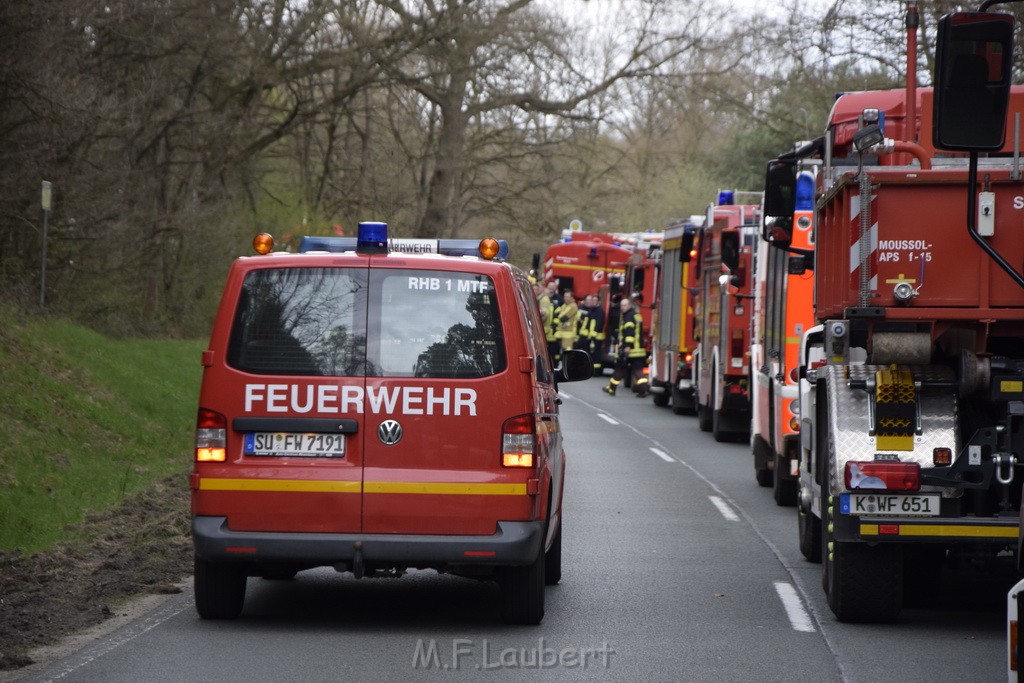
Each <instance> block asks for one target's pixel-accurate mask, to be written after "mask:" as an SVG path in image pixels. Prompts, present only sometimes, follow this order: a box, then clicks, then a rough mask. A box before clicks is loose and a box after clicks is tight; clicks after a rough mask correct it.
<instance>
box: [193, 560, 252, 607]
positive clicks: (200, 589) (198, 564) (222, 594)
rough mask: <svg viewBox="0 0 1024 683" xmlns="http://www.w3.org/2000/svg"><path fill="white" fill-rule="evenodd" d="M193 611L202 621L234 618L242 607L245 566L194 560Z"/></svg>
mask: <svg viewBox="0 0 1024 683" xmlns="http://www.w3.org/2000/svg"><path fill="white" fill-rule="evenodd" d="M194 571H195V603H196V612H198V613H199V616H200V617H202V618H203V619H235V618H237V617H238V615H239V614H241V613H242V606H243V605H244V604H245V583H246V578H247V577H246V572H245V567H244V566H243V565H241V564H237V563H234V562H209V561H207V560H201V559H199V558H198V557H197V558H195V561H194Z"/></svg>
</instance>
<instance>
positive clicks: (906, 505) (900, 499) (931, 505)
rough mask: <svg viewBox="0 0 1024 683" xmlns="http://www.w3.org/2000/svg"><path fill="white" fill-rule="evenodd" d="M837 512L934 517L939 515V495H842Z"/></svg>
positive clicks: (845, 513)
mask: <svg viewBox="0 0 1024 683" xmlns="http://www.w3.org/2000/svg"><path fill="white" fill-rule="evenodd" d="M839 511H840V512H842V513H843V514H844V515H882V516H890V515H891V516H894V517H935V516H937V515H938V514H939V495H938V494H915V495H909V494H896V493H844V494H842V495H841V496H839Z"/></svg>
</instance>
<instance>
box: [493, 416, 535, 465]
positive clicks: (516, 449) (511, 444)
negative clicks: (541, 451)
mask: <svg viewBox="0 0 1024 683" xmlns="http://www.w3.org/2000/svg"><path fill="white" fill-rule="evenodd" d="M536 424H537V423H536V419H535V418H534V416H533V415H519V416H517V417H510V418H509V419H507V420H505V424H503V425H502V427H501V466H502V467H533V466H534V465H535V464H536V461H537V457H536V455H537V454H536V444H537V427H536Z"/></svg>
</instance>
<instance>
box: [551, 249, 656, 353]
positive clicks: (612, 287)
mask: <svg viewBox="0 0 1024 683" xmlns="http://www.w3.org/2000/svg"><path fill="white" fill-rule="evenodd" d="M660 248H661V234H660V233H655V232H644V233H601V232H584V231H574V230H565V231H563V233H562V241H561V242H558V243H556V244H553V245H551V246H550V247H548V249H547V251H546V252H545V254H544V261H543V268H542V269H541V272H540V276H541V278H542V279H543V280H544V281H545V282H550V281H555V282H557V283H558V290H559V291H560V292H564V291H565V290H567V289H570V290H572V292H573V294H574V295H575V297H576V299H577V301H582V300H583V297H585V296H587V295H589V294H594V295H596V296H597V298H598V303H599V304H600V306H601V308H602V310H603V311H604V319H605V326H604V338H603V339H602V340H601V345H600V349H601V350H600V353H599V355H600V360H601V362H602V363H603V365H604V366H605V367H607V368H611V367H613V366H614V365H615V353H614V349H613V348H611V344H612V337H613V335H614V332H615V329H616V327H617V326H618V316H619V308H618V305H617V304H618V300H619V298H621V296H623V295H624V294H625V295H629V296H635V297H637V298H638V299H640V313H641V316H642V318H643V321H644V331H645V335H647V336H648V338H649V335H650V330H651V323H652V311H653V306H652V305H651V304H650V303H649V302H652V301H654V300H655V291H656V285H657V280H656V278H655V277H654V274H653V273H654V264H655V259H656V257H657V253H658V252H659V251H660ZM648 348H650V347H649V346H648ZM595 361H596V359H595Z"/></svg>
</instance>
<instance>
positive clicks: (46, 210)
mask: <svg viewBox="0 0 1024 683" xmlns="http://www.w3.org/2000/svg"><path fill="white" fill-rule="evenodd" d="M52 202H53V190H52V186H51V185H50V181H49V180H44V181H43V190H42V200H41V204H42V206H43V257H42V262H41V264H40V268H39V308H43V307H45V306H46V233H47V232H48V229H49V222H50V207H51V205H52Z"/></svg>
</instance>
